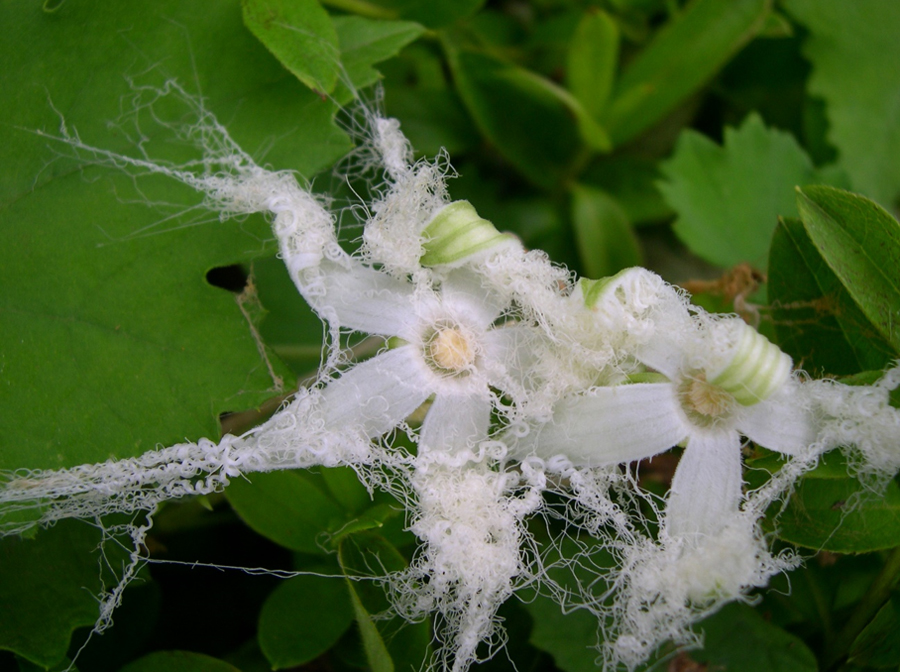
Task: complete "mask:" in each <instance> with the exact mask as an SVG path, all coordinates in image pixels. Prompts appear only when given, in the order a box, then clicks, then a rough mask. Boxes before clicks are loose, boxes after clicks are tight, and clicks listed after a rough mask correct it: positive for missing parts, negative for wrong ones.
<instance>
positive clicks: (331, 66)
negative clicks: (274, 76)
mask: <svg viewBox="0 0 900 672" xmlns="http://www.w3.org/2000/svg"><path fill="white" fill-rule="evenodd" d="M241 5H242V6H243V9H244V23H245V24H246V25H247V28H249V29H250V32H252V33H253V34H254V35H256V37H257V38H259V40H260V42H262V43H263V44H264V45H266V48H267V49H268V50H269V51H271V52H272V53H273V54H274V55H275V56H276V58H278V60H279V61H281V63H282V65H284V67H285V68H287V69H288V70H289V71H290V72H291V73H293V74H294V76H295V77H296V78H297V79H299V80H300V81H301V82H303V83H304V84H306V86H308V87H309V88H311V89H313V90H314V91H319V92H322V93H330V92H331V91H332V90H333V89H334V85H335V84H336V83H337V81H338V76H339V74H340V67H341V56H340V49H339V47H338V35H337V31H336V30H335V27H334V25H333V24H332V22H331V17H330V16H328V12H326V11H325V10H324V9H322V6H321V5H320V4H319V3H318V1H317V0H241Z"/></svg>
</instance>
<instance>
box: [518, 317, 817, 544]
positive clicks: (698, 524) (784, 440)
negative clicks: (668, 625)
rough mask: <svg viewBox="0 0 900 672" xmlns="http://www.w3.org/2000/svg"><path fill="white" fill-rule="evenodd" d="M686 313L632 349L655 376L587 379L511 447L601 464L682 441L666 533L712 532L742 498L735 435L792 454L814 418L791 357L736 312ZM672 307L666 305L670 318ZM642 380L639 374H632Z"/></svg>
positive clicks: (808, 439) (806, 439)
mask: <svg viewBox="0 0 900 672" xmlns="http://www.w3.org/2000/svg"><path fill="white" fill-rule="evenodd" d="M680 310H681V311H683V313H684V315H683V317H684V318H685V319H684V320H675V319H668V320H667V323H668V324H678V326H679V329H678V330H677V331H670V330H669V329H668V328H667V329H657V330H656V331H655V333H654V334H653V335H652V336H650V337H647V338H645V339H644V340H643V342H642V344H641V345H640V347H636V351H635V353H634V354H635V356H636V358H637V359H639V360H643V361H644V363H645V364H648V365H650V366H652V367H653V368H655V369H656V371H658V372H659V374H661V375H653V374H651V375H650V376H646V378H649V379H654V378H655V379H658V380H659V382H636V383H633V384H625V385H617V386H612V387H594V388H592V389H590V390H588V391H586V392H585V393H584V394H581V395H576V396H571V397H569V398H567V399H564V400H563V401H562V402H560V403H559V404H558V405H557V408H556V410H555V412H554V416H553V420H552V421H551V422H549V423H547V424H545V425H542V426H539V427H537V428H535V429H534V430H533V431H532V432H531V433H530V434H529V435H528V436H526V437H524V439H523V440H522V441H521V443H520V445H519V447H518V448H517V450H516V452H517V453H519V454H521V453H522V452H524V451H528V452H533V453H536V454H537V455H538V456H539V457H542V458H552V457H554V456H559V455H561V456H563V457H565V458H566V459H568V460H569V461H571V462H572V463H573V464H576V465H584V466H601V465H609V464H616V463H620V462H631V461H635V460H641V459H644V458H647V457H651V456H653V455H656V454H657V453H660V452H662V451H664V450H667V449H669V448H671V447H673V446H675V445H678V444H684V445H685V450H684V454H683V456H682V458H681V461H680V462H679V465H678V468H677V470H676V472H675V476H674V478H673V480H672V487H671V491H670V494H669V501H668V506H667V510H666V518H665V532H666V533H667V534H668V535H669V536H670V537H673V538H674V537H685V536H694V535H712V534H716V533H717V532H718V531H719V530H720V529H721V528H722V527H723V526H725V525H726V524H727V523H728V522H729V520H730V518H731V517H732V516H733V515H734V514H736V513H737V511H738V508H739V504H740V501H741V485H742V478H741V451H740V448H741V435H744V436H747V437H749V438H750V439H752V440H753V441H754V442H756V443H757V444H759V445H761V446H764V447H766V448H770V449H772V450H775V451H778V452H781V453H784V454H787V455H793V454H796V453H797V452H798V451H800V450H801V449H803V448H805V447H807V446H809V445H810V444H811V443H813V442H814V441H815V439H816V423H815V422H814V418H813V415H812V413H811V412H810V411H809V410H808V409H807V408H806V404H805V402H804V399H805V396H804V395H802V394H798V393H797V391H798V390H797V388H798V383H796V382H794V381H793V380H792V379H791V375H790V372H791V359H790V357H788V356H787V355H786V354H784V353H783V352H781V350H779V349H778V348H777V347H776V346H775V345H773V344H771V343H770V342H769V341H768V340H766V338H765V337H763V336H761V335H760V334H759V333H757V332H756V331H755V330H754V329H752V328H751V327H749V326H747V325H746V324H744V322H743V321H741V320H740V319H738V318H725V319H718V320H717V319H714V318H712V317H710V316H705V317H703V318H694V319H693V320H690V319H688V318H689V315H688V314H687V311H686V309H685V308H684V307H681V308H680ZM675 313H676V311H675V310H674V309H672V308H670V309H668V310H666V311H663V314H666V315H668V316H669V317H670V318H671V317H672V316H673V315H674V314H675ZM636 379H640V377H636Z"/></svg>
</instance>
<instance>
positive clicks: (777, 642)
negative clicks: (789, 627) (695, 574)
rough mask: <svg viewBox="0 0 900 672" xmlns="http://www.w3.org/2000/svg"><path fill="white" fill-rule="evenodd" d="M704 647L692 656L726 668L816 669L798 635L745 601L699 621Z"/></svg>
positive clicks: (764, 671)
mask: <svg viewBox="0 0 900 672" xmlns="http://www.w3.org/2000/svg"><path fill="white" fill-rule="evenodd" d="M698 627H699V628H702V630H703V632H704V638H703V648H702V649H700V650H697V651H694V652H692V653H691V657H692V658H694V659H695V660H696V661H698V662H701V663H706V664H707V665H708V667H709V669H711V670H713V669H722V670H728V672H816V671H817V670H818V669H819V666H818V663H817V662H816V657H815V656H814V655H813V653H812V651H810V650H809V648H807V646H806V645H805V644H804V643H803V640H801V639H800V638H799V637H796V636H795V635H792V634H790V633H788V632H786V631H785V630H782V629H781V628H779V627H778V626H777V625H772V624H771V623H769V622H768V621H766V620H765V619H764V618H763V617H762V616H761V615H760V614H758V613H757V612H756V611H755V610H754V609H752V608H751V607H749V606H748V605H746V604H740V603H732V604H728V605H726V606H725V607H724V608H723V609H722V610H721V611H719V612H718V613H717V614H715V615H713V616H710V617H709V618H707V619H706V620H704V621H702V622H701V623H700V624H699V626H698Z"/></svg>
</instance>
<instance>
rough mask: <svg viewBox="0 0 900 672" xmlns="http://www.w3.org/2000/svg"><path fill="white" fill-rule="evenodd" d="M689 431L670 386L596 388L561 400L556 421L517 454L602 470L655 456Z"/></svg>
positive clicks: (536, 432) (524, 441) (529, 439)
mask: <svg viewBox="0 0 900 672" xmlns="http://www.w3.org/2000/svg"><path fill="white" fill-rule="evenodd" d="M689 431H690V427H689V426H688V424H687V423H686V421H685V420H684V419H683V415H682V413H681V411H680V410H679V409H678V402H677V399H676V397H675V390H674V387H673V386H672V385H671V384H670V383H639V384H634V385H618V386H616V387H598V388H594V389H592V390H591V391H589V392H588V393H587V394H585V395H584V396H578V397H570V398H568V399H565V400H563V401H562V402H560V403H559V404H558V405H557V408H556V410H555V412H554V414H553V420H552V421H551V422H549V423H547V424H545V425H542V426H540V427H538V428H536V429H534V430H532V431H531V433H529V434H528V435H527V436H526V437H524V438H523V439H522V440H521V442H520V447H517V448H516V453H517V454H522V456H524V455H525V454H527V453H534V454H537V455H538V457H542V458H545V459H548V458H551V457H554V456H557V455H562V456H564V457H566V458H567V459H568V460H570V461H571V462H572V463H573V464H575V465H577V466H602V465H607V464H616V463H618V462H631V461H633V460H640V459H643V458H645V457H650V456H651V455H656V454H657V453H659V452H662V451H664V450H666V449H667V448H671V447H672V446H674V445H675V444H677V443H678V442H680V441H681V440H682V439H684V437H685V436H687V435H688V432H689Z"/></svg>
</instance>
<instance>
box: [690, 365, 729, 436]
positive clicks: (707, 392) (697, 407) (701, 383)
mask: <svg viewBox="0 0 900 672" xmlns="http://www.w3.org/2000/svg"><path fill="white" fill-rule="evenodd" d="M678 398H679V400H680V401H681V406H682V408H683V409H684V411H685V413H687V416H688V418H690V420H691V421H692V422H694V423H695V424H697V425H699V426H700V427H712V426H714V425H716V424H717V423H718V422H719V421H720V420H723V419H725V418H727V417H729V416H730V415H731V414H732V412H733V411H734V408H735V404H736V403H737V402H736V400H735V398H734V395H733V394H731V393H730V392H728V391H727V390H724V389H722V388H721V387H719V386H718V385H713V384H712V383H710V382H709V381H708V380H706V374H704V373H697V374H696V375H693V376H689V377H685V378H684V380H683V381H682V382H681V384H680V385H679V386H678Z"/></svg>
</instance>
